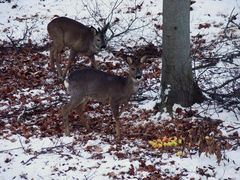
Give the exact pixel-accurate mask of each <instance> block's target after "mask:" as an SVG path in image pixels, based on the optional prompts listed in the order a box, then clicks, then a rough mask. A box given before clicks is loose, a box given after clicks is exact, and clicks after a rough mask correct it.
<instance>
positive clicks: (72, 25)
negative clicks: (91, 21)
mask: <svg viewBox="0 0 240 180" xmlns="http://www.w3.org/2000/svg"><path fill="white" fill-rule="evenodd" d="M108 28H109V23H107V24H106V25H105V26H104V27H103V28H102V29H99V28H98V30H96V29H95V28H94V27H87V26H85V25H83V24H81V23H79V22H77V21H75V20H73V19H69V18H67V17H58V18H56V19H54V20H52V21H51V22H50V23H49V24H48V26H47V30H48V33H49V35H50V37H51V39H52V41H53V42H52V47H51V49H50V65H51V68H52V69H53V70H55V63H56V67H57V73H58V76H60V77H62V78H63V79H64V77H65V75H66V73H67V71H68V69H69V67H70V66H71V63H72V61H75V57H76V55H77V54H81V55H82V56H88V57H89V58H90V59H91V61H92V66H93V67H95V58H94V55H95V54H97V53H98V52H99V51H100V50H101V49H102V48H105V47H106V43H107V41H106V31H107V29H108ZM64 47H68V48H70V55H69V60H68V64H67V67H66V69H65V71H64V72H62V70H61V66H60V61H61V52H62V51H63V49H64Z"/></svg>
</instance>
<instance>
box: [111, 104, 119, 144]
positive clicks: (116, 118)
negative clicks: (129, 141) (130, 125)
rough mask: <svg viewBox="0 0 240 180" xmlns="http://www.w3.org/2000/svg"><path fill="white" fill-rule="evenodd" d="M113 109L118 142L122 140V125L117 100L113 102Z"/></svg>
mask: <svg viewBox="0 0 240 180" xmlns="http://www.w3.org/2000/svg"><path fill="white" fill-rule="evenodd" d="M111 109H112V114H113V118H114V120H115V123H116V126H115V131H116V138H117V142H120V141H121V127H120V126H121V125H120V121H119V104H118V103H117V102H111Z"/></svg>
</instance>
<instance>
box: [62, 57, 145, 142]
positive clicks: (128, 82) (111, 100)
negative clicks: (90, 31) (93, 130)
mask: <svg viewBox="0 0 240 180" xmlns="http://www.w3.org/2000/svg"><path fill="white" fill-rule="evenodd" d="M146 58H147V56H143V57H141V58H138V59H134V58H131V57H127V61H126V62H127V64H128V66H129V69H128V75H127V77H123V76H118V75H114V74H110V73H107V72H104V71H100V70H97V69H94V68H91V67H85V68H81V69H76V70H74V71H72V72H70V73H68V75H67V77H66V79H65V81H64V85H65V87H66V89H67V91H68V93H69V95H70V100H69V102H68V103H66V104H64V105H63V106H62V109H61V115H62V117H63V124H64V133H65V134H66V135H67V136H69V135H70V127H69V117H68V116H69V114H70V113H71V112H72V111H73V110H75V112H76V113H77V114H78V115H79V118H80V120H82V121H83V123H84V125H85V127H86V129H87V131H90V126H89V123H88V120H87V119H86V118H83V117H82V115H83V113H84V108H85V106H86V104H87V103H88V102H89V101H90V100H96V101H98V102H101V103H108V104H109V105H110V108H111V112H112V117H113V119H114V120H115V132H116V140H117V142H119V141H120V140H121V130H120V122H119V115H120V107H122V106H124V107H127V105H128V101H129V99H130V97H131V95H132V94H134V93H136V92H137V90H138V87H139V84H140V82H141V78H142V67H143V63H144V62H145V60H146ZM123 110H124V108H122V111H123ZM122 111H121V112H122Z"/></svg>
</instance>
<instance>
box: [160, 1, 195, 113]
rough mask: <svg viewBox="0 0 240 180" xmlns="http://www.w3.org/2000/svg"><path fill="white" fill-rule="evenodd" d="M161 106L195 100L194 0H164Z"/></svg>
mask: <svg viewBox="0 0 240 180" xmlns="http://www.w3.org/2000/svg"><path fill="white" fill-rule="evenodd" d="M161 86H162V87H161V101H162V102H161V109H162V108H164V107H167V110H168V111H171V110H172V106H173V105H174V104H180V105H182V106H185V107H189V106H191V105H192V103H193V95H192V94H193V74H192V64H191V59H190V0H163V62H162V80H161Z"/></svg>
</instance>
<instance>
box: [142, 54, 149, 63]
mask: <svg viewBox="0 0 240 180" xmlns="http://www.w3.org/2000/svg"><path fill="white" fill-rule="evenodd" d="M146 59H147V55H145V56H143V57H141V59H140V63H144V62H145V61H146Z"/></svg>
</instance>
